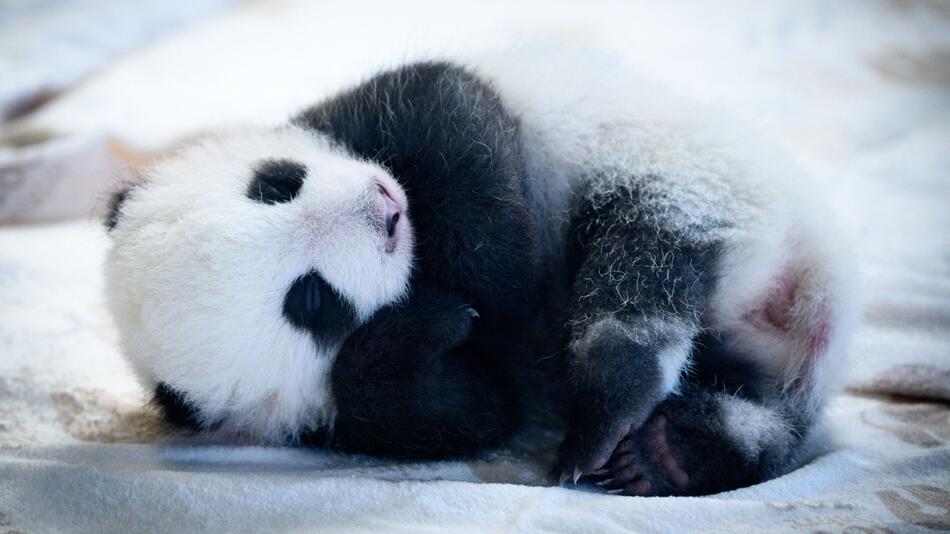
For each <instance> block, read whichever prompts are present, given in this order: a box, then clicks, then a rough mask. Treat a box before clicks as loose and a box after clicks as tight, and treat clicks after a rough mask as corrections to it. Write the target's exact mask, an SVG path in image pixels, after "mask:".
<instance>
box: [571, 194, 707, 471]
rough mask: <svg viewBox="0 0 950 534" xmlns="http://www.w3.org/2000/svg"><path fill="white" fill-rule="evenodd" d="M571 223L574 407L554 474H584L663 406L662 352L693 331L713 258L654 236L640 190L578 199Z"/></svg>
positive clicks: (669, 237) (660, 233) (680, 240)
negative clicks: (654, 409) (576, 471)
mask: <svg viewBox="0 0 950 534" xmlns="http://www.w3.org/2000/svg"><path fill="white" fill-rule="evenodd" d="M579 198H583V199H584V200H583V202H581V203H580V205H579V206H578V207H577V209H576V211H575V214H574V218H573V221H572V231H571V239H572V249H573V251H572V255H573V257H572V258H569V262H568V263H569V265H570V266H571V267H570V270H571V274H572V276H573V287H572V295H573V298H572V303H571V312H570V313H571V316H572V320H571V325H572V326H571V339H572V343H573V344H572V346H571V350H570V351H569V352H568V353H567V358H568V361H567V374H568V380H569V381H570V383H571V385H572V390H573V395H574V400H573V407H572V411H571V425H570V430H569V432H568V434H567V437H566V439H565V441H564V443H563V445H562V447H561V453H560V470H561V471H562V472H563V473H564V474H566V475H567V476H573V474H574V472H575V470H579V471H580V472H583V473H589V472H591V471H593V470H595V469H597V468H599V467H600V466H601V465H603V463H604V462H606V461H607V459H608V457H609V455H610V452H611V450H612V449H613V447H614V446H615V445H616V444H617V442H618V441H619V440H620V439H621V438H622V437H623V436H624V435H626V434H627V433H628V432H629V431H630V430H631V428H632V429H636V428H639V427H640V426H641V425H642V424H643V423H644V421H646V419H647V417H648V416H649V415H650V413H651V412H652V411H653V408H654V407H655V406H656V405H657V404H659V403H660V402H661V401H662V400H663V395H665V392H663V391H661V384H662V379H663V377H662V375H661V372H660V370H661V362H660V361H659V360H658V356H659V355H660V354H662V350H663V349H664V348H666V347H668V346H671V345H676V344H683V343H690V342H691V339H692V336H693V333H694V331H696V330H698V328H699V324H698V321H699V317H700V316H701V314H702V309H703V306H704V302H705V298H706V292H707V287H708V286H709V282H710V281H711V279H712V276H713V263H714V260H715V258H716V251H715V250H712V249H710V248H706V247H704V248H699V247H696V246H694V245H692V243H691V242H690V241H689V240H688V239H686V238H685V237H683V236H680V235H677V234H675V233H673V232H671V231H669V230H666V229H662V228H660V229H658V228H657V225H656V224H655V222H654V221H653V220H652V219H651V215H652V214H650V213H649V212H647V211H645V209H644V206H645V205H646V204H644V203H643V202H641V200H640V196H639V191H637V190H635V189H630V188H628V187H618V188H616V189H614V190H611V191H610V192H609V193H607V194H597V195H594V194H584V195H581V196H580V197H579Z"/></svg>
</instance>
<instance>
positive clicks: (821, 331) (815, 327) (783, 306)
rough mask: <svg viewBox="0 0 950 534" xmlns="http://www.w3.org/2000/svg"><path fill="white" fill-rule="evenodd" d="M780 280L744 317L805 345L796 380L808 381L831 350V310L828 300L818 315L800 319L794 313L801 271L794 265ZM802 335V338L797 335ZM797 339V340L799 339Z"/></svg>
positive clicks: (820, 308)
mask: <svg viewBox="0 0 950 534" xmlns="http://www.w3.org/2000/svg"><path fill="white" fill-rule="evenodd" d="M777 282H778V283H777V284H776V285H775V286H774V287H773V288H772V289H771V290H770V291H769V294H768V296H766V298H765V299H764V302H762V303H761V304H760V305H759V306H757V307H756V308H754V309H753V310H752V311H750V312H748V313H746V314H745V315H744V318H745V320H746V321H748V322H749V323H751V324H753V325H754V326H755V327H756V328H759V329H763V330H771V331H774V332H778V333H779V334H780V335H781V336H782V337H788V338H792V339H790V340H789V341H791V343H790V345H791V346H798V347H802V346H804V347H805V349H804V353H803V354H802V355H801V366H800V367H799V372H798V374H799V376H798V377H797V378H796V380H794V383H795V384H799V385H802V384H807V383H810V381H809V380H808V378H809V376H810V375H811V372H812V371H813V370H814V369H815V367H816V365H817V362H818V360H819V359H820V358H821V356H822V355H824V353H825V352H826V351H827V349H828V345H829V341H830V339H831V310H830V309H829V307H828V304H827V302H826V301H825V300H822V302H821V303H820V304H819V305H817V306H814V309H815V310H816V311H815V313H816V315H817V316H816V317H809V318H806V319H807V320H803V321H797V322H798V324H796V321H795V317H794V315H793V314H792V310H793V308H794V307H795V302H796V298H797V296H798V290H799V287H800V285H801V273H799V272H798V271H797V270H796V269H793V268H791V267H789V268H786V269H785V270H784V271H783V272H782V274H781V275H779V277H778V280H777ZM794 338H798V340H796V339H794ZM796 341H797V342H796Z"/></svg>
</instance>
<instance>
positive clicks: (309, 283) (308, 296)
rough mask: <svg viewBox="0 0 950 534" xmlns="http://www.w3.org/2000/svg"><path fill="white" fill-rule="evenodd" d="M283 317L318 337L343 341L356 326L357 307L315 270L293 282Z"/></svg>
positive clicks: (329, 340)
mask: <svg viewBox="0 0 950 534" xmlns="http://www.w3.org/2000/svg"><path fill="white" fill-rule="evenodd" d="M284 317H286V318H287V320H288V321H290V324H292V325H294V326H296V327H297V328H300V329H303V330H307V331H309V332H310V333H311V334H313V337H314V338H315V339H316V340H318V341H324V342H327V343H332V342H335V341H341V340H343V339H345V338H346V336H348V335H350V333H351V332H352V331H353V330H354V329H355V328H356V326H357V325H356V321H357V318H356V310H355V309H354V308H353V306H352V305H351V304H350V303H349V302H347V301H346V299H345V298H343V297H342V296H341V295H340V294H339V293H337V292H336V290H334V289H333V288H332V287H330V286H329V284H327V283H326V281H325V280H324V279H323V277H321V276H320V274H319V273H317V272H316V271H311V272H309V273H307V274H305V275H303V276H301V277H300V278H298V279H297V280H295V281H294V283H293V284H291V286H290V289H288V290H287V296H286V297H284Z"/></svg>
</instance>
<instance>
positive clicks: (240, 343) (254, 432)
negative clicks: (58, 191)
mask: <svg viewBox="0 0 950 534" xmlns="http://www.w3.org/2000/svg"><path fill="white" fill-rule="evenodd" d="M407 207H408V206H407V200H406V195H405V194H404V192H403V190H402V188H401V187H400V186H399V184H398V183H397V182H396V181H395V180H394V179H393V178H392V176H390V174H389V173H388V172H387V171H386V170H385V169H383V168H382V167H380V166H378V165H376V164H373V163H370V162H367V161H362V160H359V159H357V158H354V157H352V156H350V155H348V154H347V153H346V152H345V151H343V150H341V149H339V148H338V147H335V146H333V145H331V144H330V143H329V142H328V141H327V140H326V139H324V138H322V137H320V136H318V135H316V134H313V133H311V132H308V131H305V130H302V129H299V128H296V127H284V128H281V129H278V130H267V131H243V132H236V133H231V134H227V135H224V136H221V137H218V138H215V139H211V140H207V141H205V142H203V143H201V144H198V145H195V146H192V147H190V148H188V149H185V150H183V151H182V152H180V153H179V154H177V155H175V156H174V157H171V158H169V159H166V160H164V161H161V162H160V163H158V164H156V165H155V166H154V167H153V168H152V169H151V170H150V171H149V172H148V174H147V175H146V177H145V180H143V182H142V183H141V184H139V185H136V186H134V187H132V188H131V189H129V190H127V191H126V192H123V193H120V194H118V195H116V197H115V198H114V201H113V205H112V209H111V212H110V214H109V216H108V218H107V220H106V226H107V227H108V228H109V231H110V234H111V236H112V238H113V246H112V248H111V250H110V252H109V254H108V256H107V259H106V290H107V297H108V302H109V306H110V309H111V311H112V314H113V316H114V317H115V320H116V324H117V326H118V328H119V333H120V340H121V344H122V349H123V351H124V353H125V355H126V357H127V358H128V360H129V361H130V362H131V364H132V366H133V368H134V370H135V372H136V373H137V374H138V376H139V378H140V379H141V380H142V382H143V383H144V384H145V385H146V386H147V387H148V388H149V389H150V390H152V391H153V392H154V394H155V400H156V402H157V403H158V404H159V405H160V407H161V408H162V409H163V411H164V412H165V416H166V418H167V419H169V420H170V421H171V422H173V423H178V424H180V425H185V426H190V427H195V428H203V429H212V428H216V429H223V430H227V431H230V432H231V433H236V434H240V435H242V436H247V437H249V438H250V439H252V440H255V441H280V440H286V439H287V438H288V437H295V436H298V435H300V434H301V433H302V432H306V431H308V430H317V429H319V428H320V427H322V426H324V425H326V424H328V423H329V422H330V421H331V420H332V417H333V414H334V407H333V400H332V396H331V394H330V386H329V383H328V379H329V369H330V366H331V364H332V362H333V359H334V357H335V355H336V353H337V351H338V350H339V348H340V346H341V345H342V343H343V341H344V340H345V339H346V337H347V336H348V335H349V334H350V333H351V332H352V331H353V330H354V329H356V328H357V327H358V326H359V325H360V324H361V323H363V322H364V321H366V320H367V319H368V318H369V317H370V316H371V315H372V314H373V313H374V312H376V311H377V310H378V309H380V308H381V307H383V306H385V305H387V304H390V303H392V302H394V301H397V300H398V299H400V298H401V297H402V296H403V295H404V294H405V292H406V291H407V287H408V280H409V277H410V273H411V270H412V262H413V259H412V245H413V233H412V228H411V226H410V222H409V219H408V216H407Z"/></svg>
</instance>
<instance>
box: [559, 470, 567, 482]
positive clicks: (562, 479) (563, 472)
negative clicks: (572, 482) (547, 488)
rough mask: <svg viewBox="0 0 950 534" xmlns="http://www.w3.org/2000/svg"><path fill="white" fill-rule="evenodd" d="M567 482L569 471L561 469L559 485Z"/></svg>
mask: <svg viewBox="0 0 950 534" xmlns="http://www.w3.org/2000/svg"><path fill="white" fill-rule="evenodd" d="M565 482H567V471H566V470H565V471H561V478H559V479H558V481H557V485H558V486H563V485H564V483H565Z"/></svg>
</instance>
